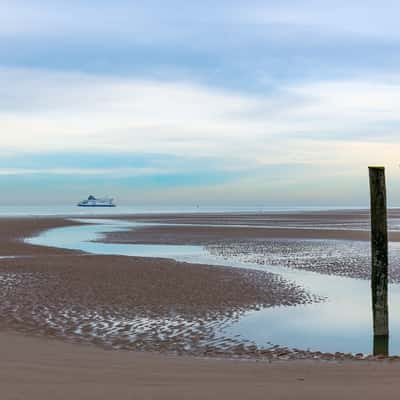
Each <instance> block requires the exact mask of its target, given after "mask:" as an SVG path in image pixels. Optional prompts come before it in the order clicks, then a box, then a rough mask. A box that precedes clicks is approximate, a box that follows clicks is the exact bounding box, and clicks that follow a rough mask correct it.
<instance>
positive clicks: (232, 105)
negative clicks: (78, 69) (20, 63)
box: [0, 69, 400, 165]
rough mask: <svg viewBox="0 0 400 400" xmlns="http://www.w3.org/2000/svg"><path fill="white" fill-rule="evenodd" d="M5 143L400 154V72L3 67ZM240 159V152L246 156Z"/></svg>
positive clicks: (276, 156) (306, 157) (383, 158)
mask: <svg viewBox="0 0 400 400" xmlns="http://www.w3.org/2000/svg"><path fill="white" fill-rule="evenodd" d="M0 87H1V88H2V95H1V100H0V132H1V135H0V150H1V151H3V152H4V151H56V150H57V151H60V150H63V151H69V150H71V151H74V150H80V151H124V152H147V153H164V154H173V155H185V156H187V157H199V156H208V157H218V158H221V159H226V160H230V162H232V160H235V159H236V160H238V162H240V163H254V162H259V163H260V164H264V163H270V164H273V163H285V164H288V163H310V164H334V165H338V164H343V165H365V164H368V163H371V162H372V161H373V162H376V163H379V164H381V163H384V164H385V163H392V164H393V163H396V162H397V161H396V160H397V154H400V141H399V140H397V138H396V136H395V133H396V132H397V130H398V129H400V117H399V116H400V94H399V93H400V91H399V88H400V79H398V78H396V77H372V78H371V77H370V78H368V79H364V80H361V79H360V80H357V81H339V82H335V81H327V82H317V83H310V84H303V85H301V86H289V87H282V88H280V90H277V91H274V92H271V93H270V94H269V95H264V96H260V95H256V94H255V95H250V94H247V95H244V94H240V93H233V92H229V91H222V90H218V89H214V88H210V87H206V86H201V85H198V84H193V83H190V82H161V81H150V80H147V81H146V80H137V79H128V78H113V77H107V76H91V75H85V74H76V73H56V72H49V71H38V70H36V71H34V70H29V69H26V70H24V69H0ZM239 160H240V161H239Z"/></svg>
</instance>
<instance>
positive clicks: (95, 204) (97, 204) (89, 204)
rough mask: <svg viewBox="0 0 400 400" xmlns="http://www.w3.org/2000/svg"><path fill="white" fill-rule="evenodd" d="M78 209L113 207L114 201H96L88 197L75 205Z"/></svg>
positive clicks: (105, 199) (104, 199)
mask: <svg viewBox="0 0 400 400" xmlns="http://www.w3.org/2000/svg"><path fill="white" fill-rule="evenodd" d="M77 206H78V207H115V203H114V199H111V198H107V197H105V198H102V199H96V197H94V196H92V195H90V196H89V197H88V198H87V200H82V201H80V202H79V203H78V204H77Z"/></svg>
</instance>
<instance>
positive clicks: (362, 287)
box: [26, 219, 400, 354]
mask: <svg viewBox="0 0 400 400" xmlns="http://www.w3.org/2000/svg"><path fill="white" fill-rule="evenodd" d="M78 221H81V222H85V223H89V224H87V225H81V226H72V227H64V228H55V229H51V230H48V231H46V232H43V233H41V234H40V235H39V236H37V237H33V238H29V239H26V241H27V242H29V243H31V244H35V245H42V246H51V247H60V248H66V249H74V250H82V251H85V252H88V253H93V254H107V255H111V254H112V255H125V256H140V257H160V258H171V259H174V260H176V261H182V262H190V263H199V264H200V263H201V264H209V265H224V266H230V267H240V268H251V269H258V270H263V271H268V272H272V273H276V274H279V275H280V276H282V277H283V278H284V279H286V280H288V281H291V282H294V283H295V284H297V285H300V286H302V287H304V288H305V289H307V290H309V291H310V292H311V293H313V294H315V295H317V296H321V297H324V298H326V300H325V301H324V302H321V303H313V304H307V305H297V306H285V307H273V308H263V309H260V310H257V311H256V310H254V311H249V312H246V313H244V315H241V316H240V318H239V319H237V320H232V322H231V323H229V324H227V325H225V326H224V327H223V328H220V331H219V332H217V334H219V335H221V336H223V337H232V338H236V339H237V338H241V339H242V340H243V341H245V342H253V343H255V344H256V345H257V346H258V347H261V348H269V347H271V346H272V345H279V346H281V347H288V348H297V349H301V350H312V351H322V352H331V353H334V352H344V353H365V354H370V353H371V352H372V342H373V332H372V311H371V294H370V282H369V281H368V280H361V279H353V278H347V277H338V276H332V275H324V274H319V273H317V272H311V271H304V270H299V269H294V268H287V267H284V266H279V265H266V264H263V265H260V264H259V263H255V262H253V261H252V258H251V257H246V255H243V254H238V255H234V254H233V255H230V256H229V257H226V256H219V255H217V254H211V253H210V252H209V251H208V250H207V248H205V247H203V246H186V245H160V244H157V245H152V244H148V245H147V244H145V245H143V244H114V243H101V242H99V241H98V240H101V238H102V237H103V233H105V232H112V231H121V230H126V229H132V228H135V227H137V228H139V227H141V226H146V224H143V223H132V222H124V221H114V220H102V219H98V220H93V219H91V220H85V219H79V220H78ZM308 242H313V241H312V240H308ZM315 242H317V241H315ZM362 249H363V248H362V247H360V251H363V250H362ZM343 257H346V255H345V254H343ZM397 305H400V285H399V284H391V285H390V288H389V307H390V308H389V312H390V354H400V313H397V312H396V311H397V307H396V306H397Z"/></svg>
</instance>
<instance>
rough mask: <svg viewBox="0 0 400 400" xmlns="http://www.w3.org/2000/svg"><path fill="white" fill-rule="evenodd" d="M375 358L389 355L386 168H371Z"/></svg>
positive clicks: (372, 288)
mask: <svg viewBox="0 0 400 400" xmlns="http://www.w3.org/2000/svg"><path fill="white" fill-rule="evenodd" d="M369 184H370V194H371V247H372V273H371V291H372V313H373V319H374V354H375V355H377V354H383V355H388V351H389V348H388V347H389V346H388V337H389V323H388V234H387V211H386V183H385V168H384V167H369Z"/></svg>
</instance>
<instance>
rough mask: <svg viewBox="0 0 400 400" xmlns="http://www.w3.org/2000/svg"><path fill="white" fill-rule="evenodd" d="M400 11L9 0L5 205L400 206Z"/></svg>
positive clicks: (4, 68) (315, 5)
mask: <svg viewBox="0 0 400 400" xmlns="http://www.w3.org/2000/svg"><path fill="white" fill-rule="evenodd" d="M94 4H95V5H94ZM399 12H400V5H399V4H398V2H395V1H342V0H336V1H304V0H303V1H301V0H298V1H285V0H283V1H279V2H277V1H275V2H272V1H246V2H244V1H235V0H229V1H228V0H220V1H208V0H206V1H202V2H198V1H177V0H172V1H171V0H170V1H161V0H159V1H155V0H146V1H127V0H115V1H112V2H111V1H103V0H97V1H96V2H93V1H91V0H90V1H89V0H79V1H78V0H69V1H67V0H64V1H60V0H51V1H50V0H25V1H22V0H13V1H3V0H0V94H1V95H0V156H1V157H0V187H2V196H1V198H0V203H1V204H5V203H13V202H19V203H21V202H22V203H23V202H26V201H25V200H24V199H30V200H29V201H32V202H35V203H41V202H43V201H44V200H46V201H50V202H52V201H54V202H55V201H63V202H66V203H69V202H74V201H75V200H77V199H79V198H81V197H84V196H86V195H87V194H89V193H93V194H98V195H103V194H109V195H112V196H115V197H116V198H117V199H118V200H119V202H120V203H121V204H161V205H162V204H176V203H180V204H197V203H200V204H208V205H218V204H229V205H238V204H250V205H255V204H256V205H285V206H286V205H367V204H368V186H367V184H368V181H367V165H368V164H375V163H376V164H384V165H387V167H388V177H389V179H390V188H389V196H390V199H391V203H392V204H398V205H399V204H400V181H399V180H400V173H399V172H400V170H399V168H398V164H399V163H400V157H399V154H400V136H399V128H400V74H399V72H398V71H399V67H400V51H399V44H400V25H399V24H398V20H397V19H398V15H399ZM397 199H398V200H397Z"/></svg>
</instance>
